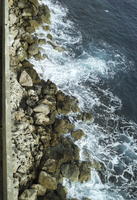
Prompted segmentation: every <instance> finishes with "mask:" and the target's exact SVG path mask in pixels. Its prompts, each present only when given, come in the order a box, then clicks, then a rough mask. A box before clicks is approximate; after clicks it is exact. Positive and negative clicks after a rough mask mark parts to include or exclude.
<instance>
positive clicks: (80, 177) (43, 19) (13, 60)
mask: <svg viewBox="0 0 137 200" xmlns="http://www.w3.org/2000/svg"><path fill="white" fill-rule="evenodd" d="M9 20H10V69H11V77H10V79H11V111H12V147H13V165H14V167H13V180H14V183H13V184H14V188H15V190H14V193H15V194H14V196H15V200H16V199H19V200H36V199H41V200H51V199H52V200H66V199H67V191H66V189H65V188H64V186H63V185H62V183H63V178H67V179H69V180H70V181H74V182H78V181H79V182H81V183H82V182H85V181H88V180H90V178H91V167H93V165H94V164H93V163H91V162H87V161H80V156H79V148H78V146H76V145H75V144H74V141H76V140H79V139H81V138H82V137H84V136H85V133H84V132H83V130H80V129H78V130H77V129H75V126H74V124H73V123H72V122H71V121H70V120H69V117H68V114H69V113H77V120H83V121H87V120H89V121H91V120H92V115H91V114H90V113H83V112H81V110H80V108H79V103H78V100H77V99H76V98H75V97H73V96H68V95H66V94H64V93H63V92H62V91H60V90H58V88H57V86H56V85H55V84H54V83H52V82H51V81H50V80H48V81H44V80H41V79H40V78H39V76H38V74H37V72H36V71H35V70H34V68H33V65H32V64H31V63H30V62H29V58H31V57H33V58H35V59H36V60H40V59H45V58H46V55H42V54H41V52H40V48H41V47H40V45H41V44H43V43H44V44H45V43H46V42H47V43H48V44H51V46H52V47H53V48H54V49H55V50H57V51H62V50H63V48H62V47H59V46H57V45H56V44H54V43H53V42H52V35H51V34H48V35H47V38H45V39H39V38H38V37H37V36H36V35H35V31H36V30H37V29H38V28H39V27H40V26H42V27H43V29H44V30H47V31H49V30H50V23H51V21H50V10H49V8H48V6H46V5H42V4H40V3H39V2H38V0H19V1H18V0H9ZM43 24H44V25H43ZM45 24H46V25H45ZM47 59H48V58H47ZM66 133H70V137H66ZM97 167H98V168H99V167H100V166H97ZM85 199H86V198H85ZM71 200H72V199H71ZM73 200H74V199H73Z"/></svg>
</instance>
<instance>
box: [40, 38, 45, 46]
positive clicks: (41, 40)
mask: <svg viewBox="0 0 137 200" xmlns="http://www.w3.org/2000/svg"><path fill="white" fill-rule="evenodd" d="M38 43H39V45H43V44H46V40H45V39H39V40H38Z"/></svg>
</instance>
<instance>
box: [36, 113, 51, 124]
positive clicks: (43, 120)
mask: <svg viewBox="0 0 137 200" xmlns="http://www.w3.org/2000/svg"><path fill="white" fill-rule="evenodd" d="M35 119H36V121H35V123H36V124H37V125H47V124H48V123H49V121H50V119H49V117H47V115H45V114H44V113H37V114H35Z"/></svg>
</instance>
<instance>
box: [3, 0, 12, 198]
mask: <svg viewBox="0 0 137 200" xmlns="http://www.w3.org/2000/svg"><path fill="white" fill-rule="evenodd" d="M2 3H3V38H2V41H3V48H2V49H3V50H2V52H3V59H2V65H3V66H2V69H3V72H2V79H3V85H2V87H3V88H2V94H3V95H2V96H3V122H2V124H3V132H2V135H3V143H2V149H3V198H2V199H3V200H14V195H13V194H14V192H13V178H12V177H13V171H12V170H13V168H12V148H11V116H10V114H11V113H10V67H9V40H8V38H9V22H8V0H4V1H2ZM1 5H2V4H1Z"/></svg>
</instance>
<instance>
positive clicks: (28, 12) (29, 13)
mask: <svg viewBox="0 0 137 200" xmlns="http://www.w3.org/2000/svg"><path fill="white" fill-rule="evenodd" d="M22 16H23V17H31V16H32V10H31V9H30V8H25V9H23V13H22Z"/></svg>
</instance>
